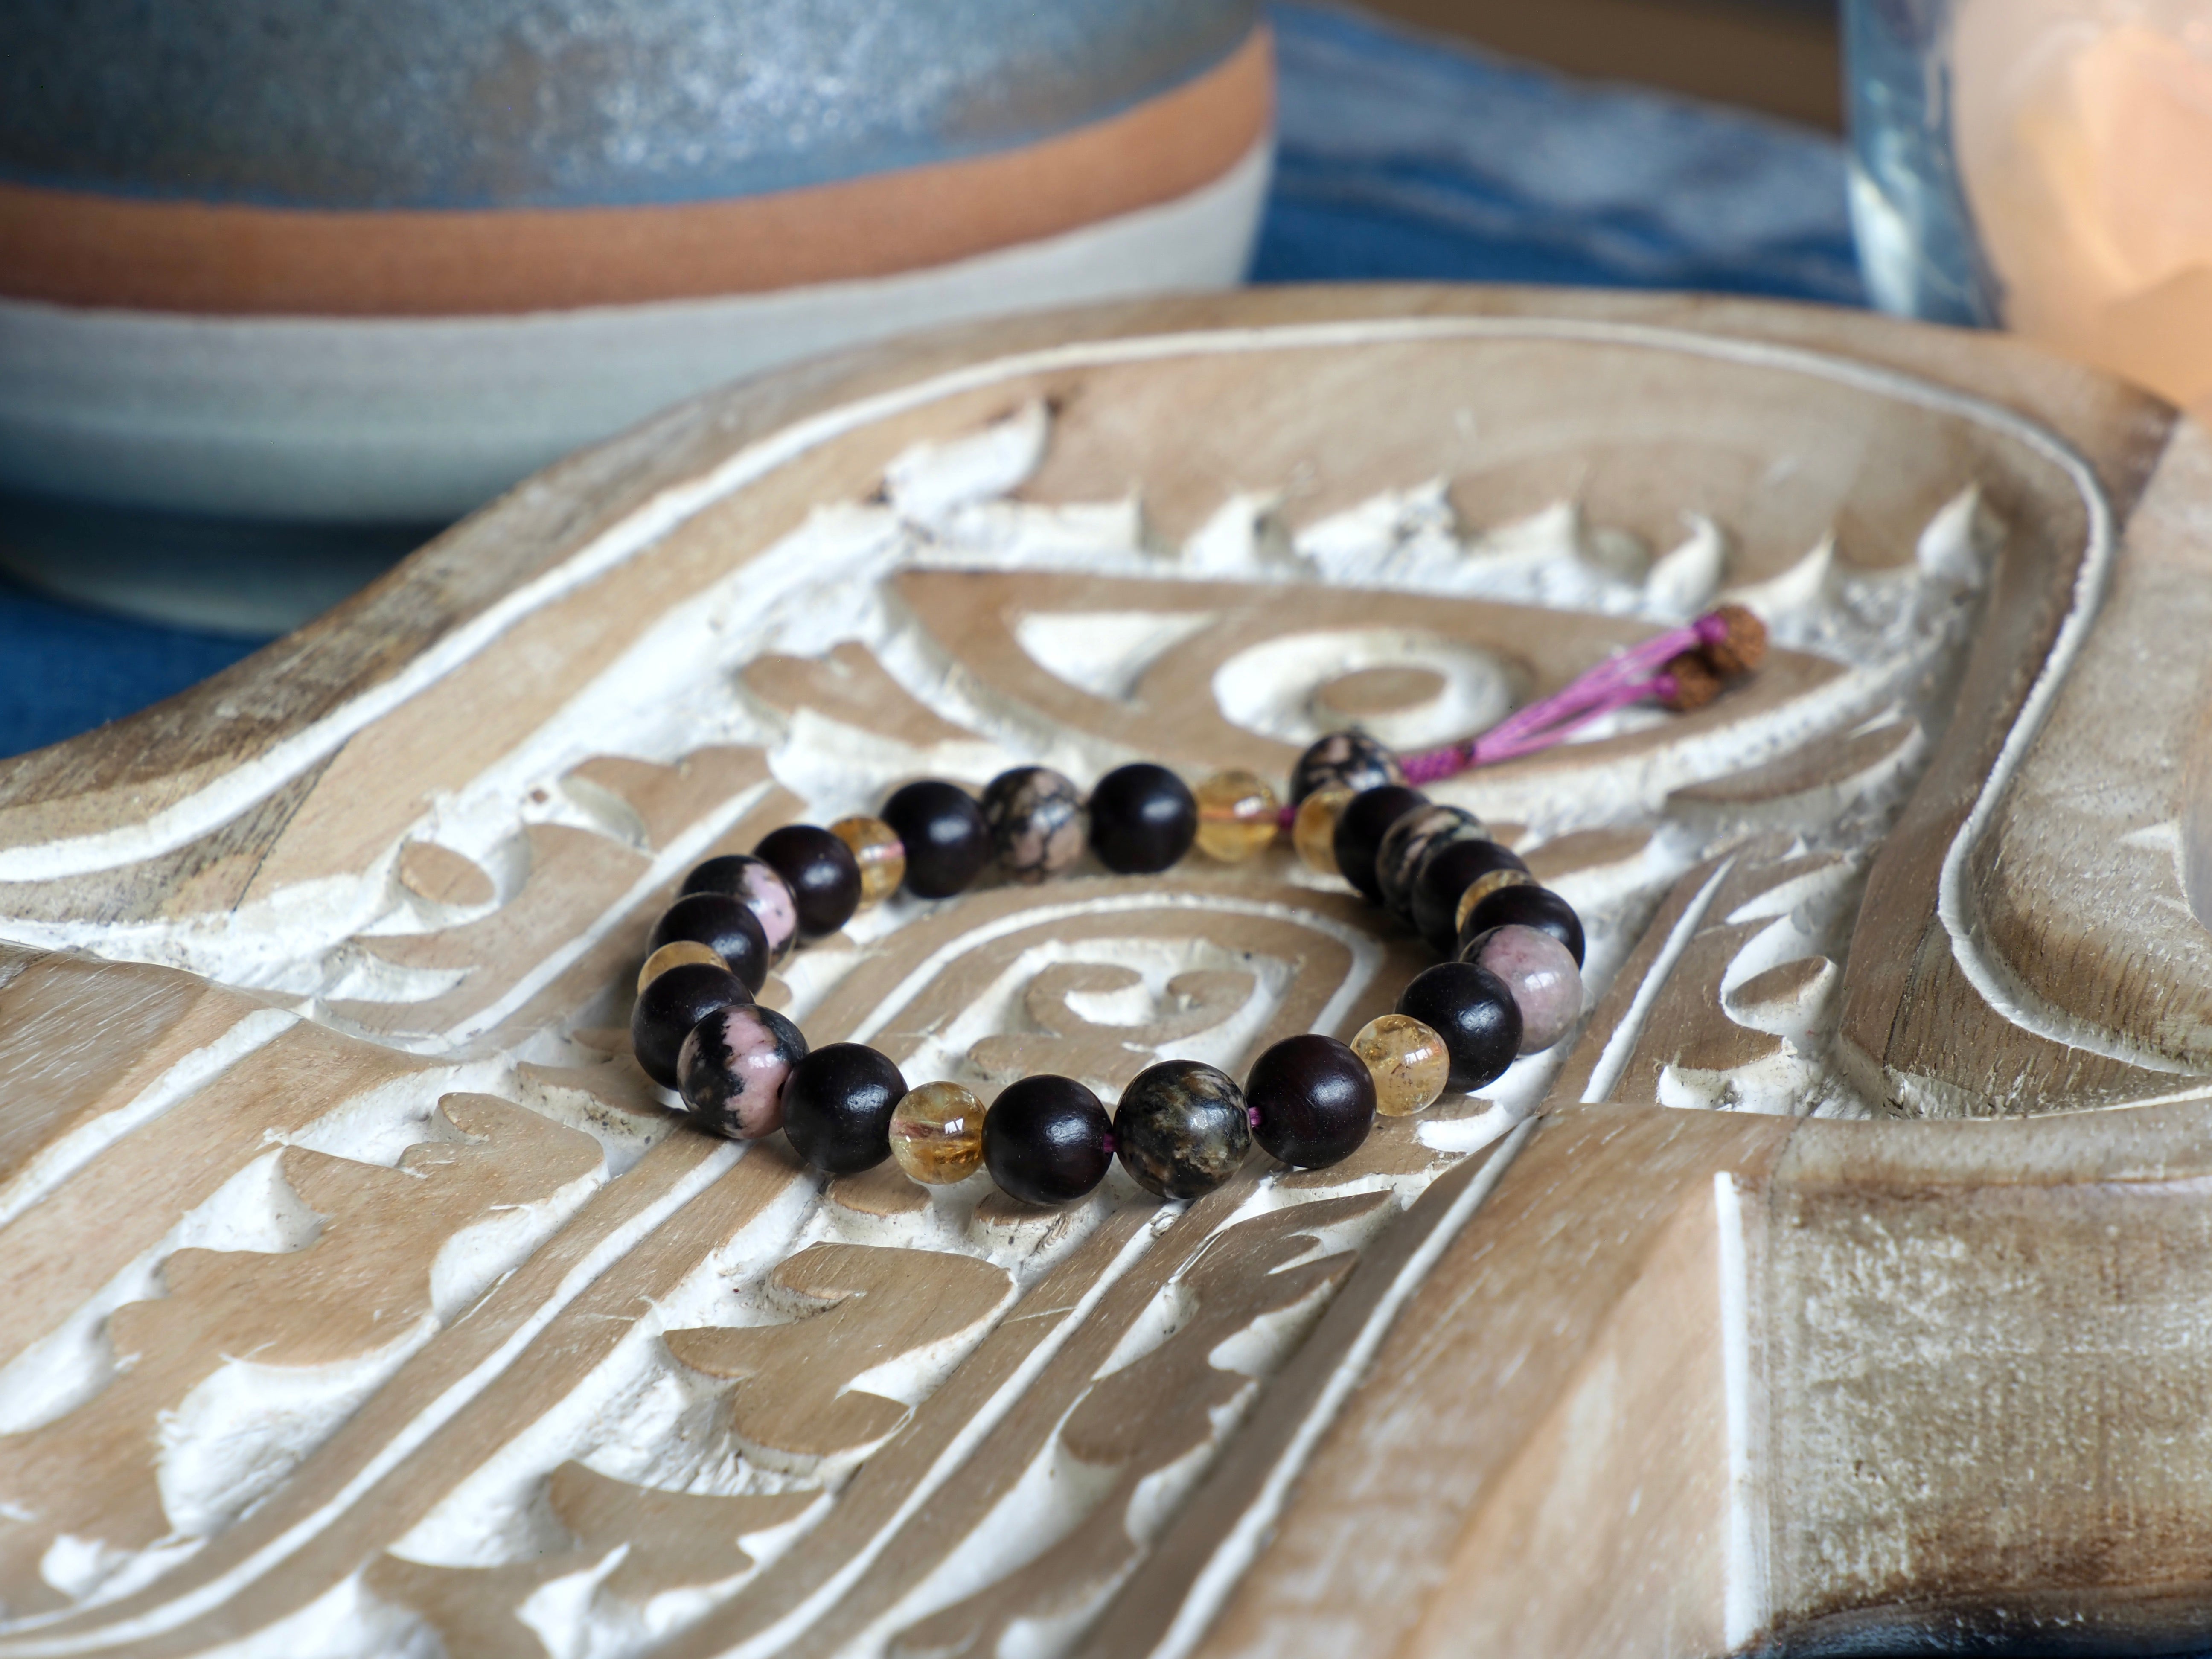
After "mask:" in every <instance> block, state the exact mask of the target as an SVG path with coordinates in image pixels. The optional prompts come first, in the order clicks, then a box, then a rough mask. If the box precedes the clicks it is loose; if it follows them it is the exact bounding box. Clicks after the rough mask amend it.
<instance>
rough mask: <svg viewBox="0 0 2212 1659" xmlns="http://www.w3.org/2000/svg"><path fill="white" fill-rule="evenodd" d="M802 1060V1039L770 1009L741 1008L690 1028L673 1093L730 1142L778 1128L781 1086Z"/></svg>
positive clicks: (694, 1117) (724, 1011) (698, 1119)
mask: <svg viewBox="0 0 2212 1659" xmlns="http://www.w3.org/2000/svg"><path fill="white" fill-rule="evenodd" d="M805 1058H806V1039H805V1037H804V1036H800V1035H799V1028H798V1027H797V1026H796V1025H793V1024H792V1023H791V1022H790V1021H789V1020H787V1019H786V1018H784V1017H783V1016H782V1015H781V1014H779V1013H778V1012H775V1009H773V1008H763V1007H760V1006H757V1004H750V1003H748V1004H745V1005H744V1006H739V1007H736V1008H724V1009H721V1010H720V1011H719V1012H715V1013H711V1014H709V1015H708V1016H707V1018H704V1019H702V1020H701V1021H700V1022H699V1023H698V1024H696V1025H695V1026H693V1027H692V1028H691V1035H690V1036H688V1037H685V1038H684V1047H683V1048H682V1050H681V1051H680V1052H679V1053H678V1055H677V1058H676V1079H677V1084H676V1086H677V1092H678V1093H679V1094H681V1095H682V1096H683V1097H684V1108H685V1109H687V1110H688V1111H689V1112H690V1114H691V1118H692V1121H694V1122H695V1123H696V1124H698V1126H699V1127H701V1128H702V1129H711V1130H713V1131H714V1133H716V1134H718V1135H726V1136H728V1137H729V1138H730V1139H732V1140H758V1139H760V1138H761V1137H762V1136H763V1135H772V1134H774V1133H775V1132H776V1131H777V1130H778V1129H780V1128H781V1127H783V1091H784V1085H786V1084H787V1083H788V1082H790V1080H791V1072H792V1067H793V1066H796V1065H798V1064H799V1061H800V1060H804V1059H805Z"/></svg>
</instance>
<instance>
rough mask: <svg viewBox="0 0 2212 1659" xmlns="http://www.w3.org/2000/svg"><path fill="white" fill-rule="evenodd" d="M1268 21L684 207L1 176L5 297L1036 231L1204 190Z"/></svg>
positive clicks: (1008, 236)
mask: <svg viewBox="0 0 2212 1659" xmlns="http://www.w3.org/2000/svg"><path fill="white" fill-rule="evenodd" d="M1273 85H1274V81H1273V51H1272V45H1271V42H1270V40H1269V38H1268V34H1267V30H1266V29H1265V28H1264V27H1262V28H1260V29H1257V30H1255V32H1254V33H1253V35H1252V38H1251V39H1250V40H1248V41H1247V42H1246V43H1245V44H1244V45H1243V46H1241V47H1239V48H1238V49H1237V52H1234V53H1233V54H1231V56H1230V58H1227V59H1226V60H1225V62H1224V63H1222V64H1220V65H1219V66H1218V67H1217V68H1215V69H1212V70H1208V71H1207V72H1206V74H1204V75H1202V76H1199V77H1198V78H1197V79H1196V80H1194V81H1192V82H1188V83H1186V84H1185V85H1183V86H1181V87H1178V88H1176V89H1175V90H1174V91H1172V92H1168V93H1164V94H1161V95H1160V96H1159V97H1158V98H1154V99H1151V100H1147V101H1146V102H1145V103H1142V104H1140V105H1139V106H1136V107H1135V108H1133V109H1131V110H1127V111H1125V112H1122V113H1121V114H1120V115H1117V116H1114V117H1112V118H1109V119H1107V120H1103V121H1099V122H1096V123H1093V124H1092V125H1089V126H1086V127H1080V128H1078V129H1077V130H1076V131H1073V132H1068V133H1063V134H1061V135H1060V137H1055V138H1049V139H1047V140H1045V141H1043V142H1042V143H1036V144H1032V145H1030V146H1028V147H1027V148H1025V149H1018V150H1010V151H1006V152H1004V153H1002V154H999V155H986V156H980V157H977V158H975V160H972V161H951V162H945V163H942V164H939V165H935V166H931V167H914V168H909V169H907V170H904V171H902V172H897V173H878V174H874V175H872V176H870V177H867V178H864V179H850V180H848V181H846V182H844V183H841V184H836V185H820V186H817V187H816V188H812V189H808V190H798V191H787V192H780V193H777V194H774V195H768V196H752V197H739V198H738V199H735V200H731V201H722V202H704V203H687V204H682V205H678V206H665V207H661V206H656V207H619V208H565V209H534V208H532V209H507V210H490V211H484V212H426V211H418V210H409V211H404V212H397V211H396V212H352V211H348V212H320V211H310V210H295V209H284V208H258V207H236V206H228V205H215V204H201V203H191V202H137V201H131V200H127V199H124V198H120V197H109V196H95V195H91V194H88V193H84V192H80V191H49V190H37V189H29V188H26V187H23V186H20V185H0V247H4V248H6V249H7V250H8V252H7V254H6V257H5V258H0V295H9V296H12V297H14V298H17V299H28V300H52V301H59V302H61V303H63V304H66V305H81V306H124V307H134V308H137V309H143V310H152V311H186V312H197V313H210V314H226V315H252V314H257V313H283V314H290V315H303V316H351V317H363V316H452V315H481V314H484V313H495V314H496V313H507V312H523V311H549V310H562V309H566V308H568V307H575V306H591V305H623V304H632V303H636V302H638V301H650V300H676V299H691V298H699V297H702V296H705V295H719V294H748V293H761V292H765V291H768V290H771V289H783V288H796V287H800V286H803V285H805V284H808V283H824V282H836V281H839V280H841V279H848V278H854V277H864V276H883V275H886V274H888V273H890V272H894V271H900V270H915V269H918V268H921V267H926V266H929V265H937V264H946V263H948V262H950V261H951V260H955V259H961V258H968V257H969V256H971V255H974V254H978V253H985V252H990V251H991V250H993V249H994V248H1000V247H1008V246H1015V245H1017V244H1019V243H1023V242H1029V241H1035V240H1037V239H1039V238H1041V237H1045V236H1051V235H1055V234H1060V232H1063V231H1067V230H1073V229H1074V228H1078V227H1079V226H1081V225H1085V224H1089V223H1091V222H1094V221H1097V220H1099V219H1105V218H1110V217H1112V216H1115V215H1117V214H1123V213H1128V212H1132V211H1134V210H1137V209H1139V208H1143V207H1148V206H1151V205H1153V204H1157V203H1160V202H1165V201H1170V200H1173V199H1174V198H1176V197H1180V196H1185V195H1188V194H1189V193H1190V192H1191V191H1194V190H1196V189H1198V188H1200V186H1201V185H1206V184H1208V183H1211V182H1212V180H1213V179H1218V178H1219V177H1220V176H1221V175H1222V174H1223V173H1226V172H1227V171H1228V170H1229V169H1230V167H1232V166H1234V165H1235V164H1236V162H1237V161H1238V160H1239V159H1241V158H1242V157H1243V156H1244V155H1247V154H1248V153H1249V151H1250V149H1251V148H1252V146H1253V145H1254V144H1255V143H1257V142H1258V141H1259V139H1260V138H1261V135H1262V134H1264V133H1265V132H1266V131H1267V125H1268V122H1269V120H1270V119H1271V118H1272V115H1273Z"/></svg>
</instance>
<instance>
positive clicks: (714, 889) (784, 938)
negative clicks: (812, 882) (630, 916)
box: [684, 853, 799, 962]
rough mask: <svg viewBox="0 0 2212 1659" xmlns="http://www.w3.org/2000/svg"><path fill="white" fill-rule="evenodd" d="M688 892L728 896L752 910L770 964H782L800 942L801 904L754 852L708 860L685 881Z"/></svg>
mask: <svg viewBox="0 0 2212 1659" xmlns="http://www.w3.org/2000/svg"><path fill="white" fill-rule="evenodd" d="M684 892H685V893H686V894H690V893H724V894H726V895H728V896H730V897H732V898H733V899H736V900H738V902H740V903H742V904H743V905H744V907H745V908H747V909H748V910H750V911H751V912H752V913H753V920H754V921H757V922H758V923H760V925H761V933H762V934H763V937H765V938H766V939H767V940H768V954H769V961H770V962H781V961H782V960H783V959H784V957H787V956H789V955H790V954H791V947H792V946H793V945H796V944H798V943H799V901H798V900H797V899H795V898H793V896H792V893H791V884H789V883H788V882H787V881H785V880H784V878H782V877H781V876H780V875H778V874H776V872H775V866H774V865H772V864H770V863H769V861H768V860H766V859H757V858H755V857H753V856H752V854H750V853H732V854H727V855H726V856H725V857H722V858H718V859H708V860H707V861H706V862H705V863H704V864H702V865H701V866H699V867H698V868H697V869H696V870H694V871H693V872H691V873H690V875H688V876H686V877H685V878H684Z"/></svg>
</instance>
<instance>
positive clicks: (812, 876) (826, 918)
mask: <svg viewBox="0 0 2212 1659" xmlns="http://www.w3.org/2000/svg"><path fill="white" fill-rule="evenodd" d="M753 854H754V856H756V857H757V858H759V859H761V860H763V861H764V862H766V863H767V864H769V865H770V866H773V867H774V869H775V872H776V874H778V875H779V876H781V877H782V878H783V879H784V884H786V885H787V886H788V887H789V888H790V889H791V896H792V897H793V899H794V900H796V901H797V902H798V905H799V937H800V938H801V939H820V938H821V937H823V935H824V934H825V933H836V931H837V930H838V929H839V928H840V927H843V926H844V925H845V924H846V923H847V922H848V921H852V919H853V912H854V911H855V910H857V909H859V908H860V860H858V859H856V858H854V856H853V849H852V848H849V847H848V846H846V845H845V843H844V842H842V841H840V840H838V839H837V837H836V836H833V835H831V834H830V833H829V831H828V830H827V829H823V828H822V827H821V826H820V825H818V824H812V823H787V824H785V825H784V826H783V828H782V829H772V830H770V831H769V833H768V835H767V836H763V838H762V841H761V844H760V845H759V846H757V847H756V848H753Z"/></svg>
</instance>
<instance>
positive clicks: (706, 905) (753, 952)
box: [646, 893, 769, 991]
mask: <svg viewBox="0 0 2212 1659" xmlns="http://www.w3.org/2000/svg"><path fill="white" fill-rule="evenodd" d="M678 939H693V940H696V942H698V943H699V944H701V945H705V946H706V947H707V948H708V950H709V951H713V952H714V954H715V955H716V956H718V957H721V959H722V960H723V961H724V962H726V963H728V964H729V968H730V971H731V972H732V973H733V974H735V975H737V976H738V978H739V979H741V980H743V981H744V982H745V989H747V990H748V991H758V990H759V989H760V987H762V985H763V983H765V982H766V981H767V979H768V961H769V950H768V935H767V933H764V932H763V931H762V929H761V925H760V918H759V917H758V916H757V915H754V914H753V913H752V908H751V907H750V906H749V905H747V904H746V903H745V902H744V901H743V900H742V899H734V898H732V897H731V896H729V895H728V894H726V893H690V894H687V895H686V896H684V897H682V898H680V899H678V900H677V901H676V902H675V903H673V904H671V905H670V906H669V907H668V908H666V909H665V910H664V911H662V912H661V913H660V920H659V921H656V922H655V923H653V933H652V935H651V937H650V938H648V939H647V941H646V951H647V954H650V953H651V952H653V951H658V950H659V948H660V947H661V946H662V945H672V944H674V943H675V942H676V941H677V940H678Z"/></svg>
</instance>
